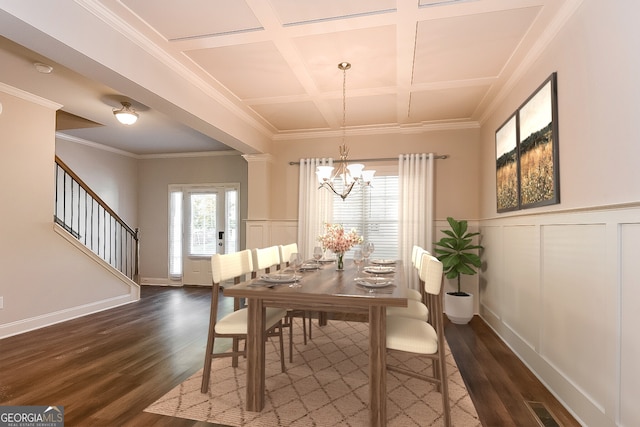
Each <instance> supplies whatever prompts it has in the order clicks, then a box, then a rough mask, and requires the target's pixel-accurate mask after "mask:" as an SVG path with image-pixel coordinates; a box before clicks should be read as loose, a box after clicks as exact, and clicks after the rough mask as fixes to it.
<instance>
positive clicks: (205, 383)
mask: <svg viewBox="0 0 640 427" xmlns="http://www.w3.org/2000/svg"><path fill="white" fill-rule="evenodd" d="M216 312H217V310H214V308H213V306H212V309H211V315H210V318H209V336H208V338H207V348H206V350H205V351H206V353H205V357H204V369H203V372H202V385H201V386H200V391H201V392H202V393H206V392H208V391H209V377H210V376H211V361H212V359H213V357H212V355H213V345H214V343H215V339H216V337H215V330H214V328H215V326H214V323H213V320H214V319H213V316H215V315H216Z"/></svg>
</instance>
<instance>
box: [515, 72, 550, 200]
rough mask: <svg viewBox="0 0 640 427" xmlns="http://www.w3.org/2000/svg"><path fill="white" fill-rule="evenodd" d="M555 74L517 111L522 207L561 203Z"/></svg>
mask: <svg viewBox="0 0 640 427" xmlns="http://www.w3.org/2000/svg"><path fill="white" fill-rule="evenodd" d="M557 103H558V101H557V91H556V74H555V73H554V74H552V75H551V76H550V77H549V78H548V79H547V80H546V81H545V82H544V83H543V84H542V86H540V88H538V90H537V91H536V92H535V93H534V94H533V95H532V96H531V97H530V98H529V99H528V100H527V101H526V102H525V103H524V105H523V106H522V107H520V109H519V110H518V119H519V120H518V122H519V129H518V131H519V141H518V151H519V164H520V206H521V207H522V208H531V207H536V206H544V205H552V204H555V203H560V194H559V193H560V191H559V179H558V178H559V176H560V175H559V173H558V120H557V115H558V113H557V110H558V107H557Z"/></svg>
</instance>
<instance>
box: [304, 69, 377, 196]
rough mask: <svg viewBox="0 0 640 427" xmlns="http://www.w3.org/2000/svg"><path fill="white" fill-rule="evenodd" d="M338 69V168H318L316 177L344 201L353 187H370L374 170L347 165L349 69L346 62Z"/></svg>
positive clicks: (356, 165)
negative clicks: (339, 142) (346, 135)
mask: <svg viewBox="0 0 640 427" xmlns="http://www.w3.org/2000/svg"><path fill="white" fill-rule="evenodd" d="M338 68H339V69H341V70H342V144H341V145H340V160H339V161H338V162H339V163H340V166H339V167H338V169H337V170H336V171H335V173H334V172H333V169H334V167H333V166H318V168H317V169H316V175H317V176H318V182H319V183H320V187H318V189H320V188H322V187H324V188H326V189H327V190H330V191H332V192H333V193H334V194H336V195H338V196H340V197H341V198H342V200H345V199H346V198H347V196H348V195H349V193H351V190H353V187H355V186H359V187H366V186H369V185H371V181H373V175H374V174H375V173H376V171H374V170H366V171H365V170H364V165H363V164H360V163H354V164H349V161H348V157H349V148H348V147H347V144H346V143H345V142H344V140H345V133H346V118H347V70H348V69H349V68H351V64H350V63H348V62H341V63H339V64H338Z"/></svg>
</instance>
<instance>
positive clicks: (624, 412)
mask: <svg viewBox="0 0 640 427" xmlns="http://www.w3.org/2000/svg"><path fill="white" fill-rule="evenodd" d="M620 236H621V253H620V267H621V271H620V280H621V321H620V326H621V331H620V342H621V348H620V371H621V372H622V375H621V378H620V425H621V426H625V427H631V426H639V425H640V405H638V396H640V369H638V362H640V340H639V339H638V336H640V334H638V325H640V310H639V309H638V307H639V305H638V301H640V286H638V285H640V272H638V254H639V253H640V224H623V225H621V227H620Z"/></svg>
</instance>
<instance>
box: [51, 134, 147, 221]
mask: <svg viewBox="0 0 640 427" xmlns="http://www.w3.org/2000/svg"><path fill="white" fill-rule="evenodd" d="M56 155H57V156H58V157H60V159H62V161H63V162H64V163H65V164H66V165H67V166H69V167H70V168H71V170H73V171H74V172H75V173H76V174H77V175H78V176H79V177H80V179H82V180H83V181H84V182H85V183H86V184H87V185H88V186H89V187H90V188H91V189H92V190H93V191H94V192H95V193H96V194H97V195H98V196H100V198H101V199H102V200H104V201H105V202H106V203H107V205H109V207H110V208H111V209H113V210H114V211H115V212H116V213H117V214H118V216H119V217H120V218H122V219H123V220H124V222H126V223H127V225H128V226H129V227H131V228H133V229H135V228H136V227H137V226H138V160H137V159H136V158H135V157H134V156H133V155H130V154H127V153H118V152H115V151H108V150H105V148H104V147H102V146H97V144H88V143H81V142H75V141H73V140H68V139H67V138H65V137H57V138H56Z"/></svg>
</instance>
